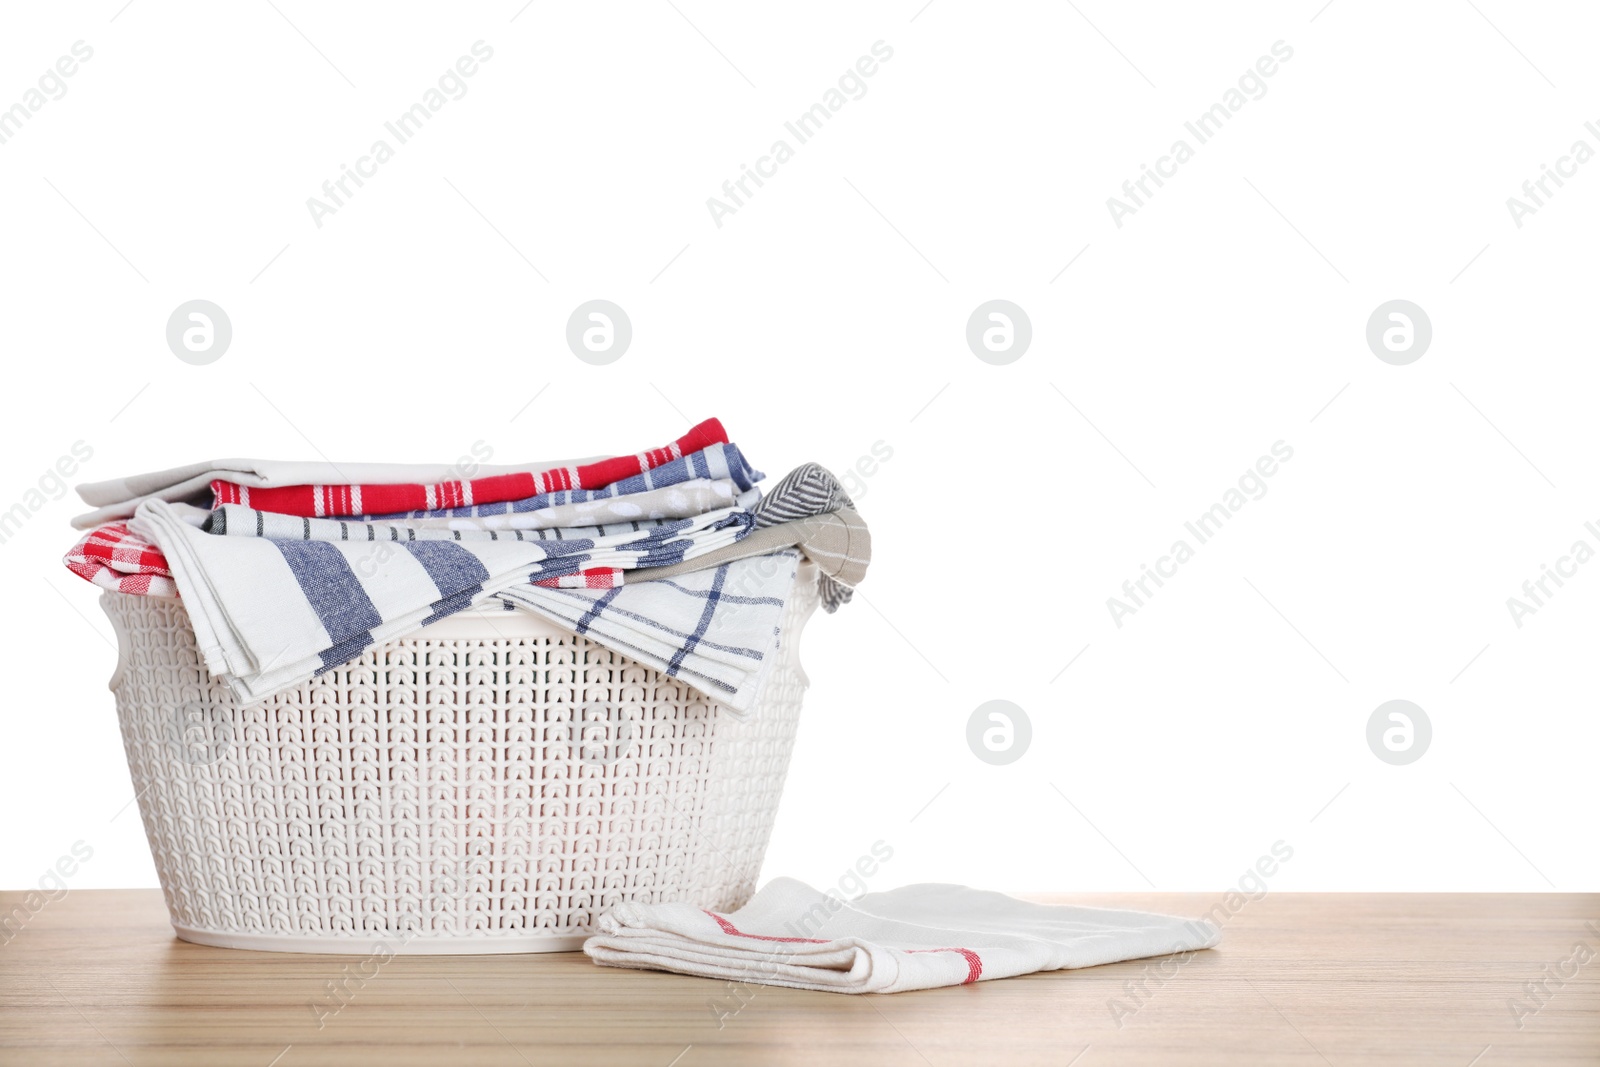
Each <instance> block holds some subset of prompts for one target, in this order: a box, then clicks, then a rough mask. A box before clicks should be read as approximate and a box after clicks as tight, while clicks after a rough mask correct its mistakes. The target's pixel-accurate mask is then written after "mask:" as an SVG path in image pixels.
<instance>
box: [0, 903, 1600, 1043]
mask: <svg viewBox="0 0 1600 1067" xmlns="http://www.w3.org/2000/svg"><path fill="white" fill-rule="evenodd" d="M23 896H24V895H23V894H22V893H0V917H4V916H6V915H10V914H12V910H13V909H14V908H17V907H18V906H19V905H21V904H22V903H23V902H24V901H23ZM1030 897H1031V899H1036V900H1041V901H1047V902H1058V903H1067V902H1071V903H1081V904H1091V905H1100V906H1107V907H1124V908H1140V909H1147V910H1151V911H1161V912H1167V913H1171V914H1175V915H1199V914H1201V913H1203V912H1205V911H1206V910H1207V909H1208V908H1210V907H1211V906H1212V905H1213V904H1215V903H1216V902H1217V898H1216V897H1213V896H1204V895H1197V894H1157V893H1139V894H1117V895H1083V894H1077V895H1073V896H1071V897H1066V896H1059V895H1056V896H1052V895H1040V894H1030ZM15 926H16V924H15V923H14V922H13V925H12V927H11V928H8V929H6V930H4V931H3V932H0V940H4V939H7V938H9V940H5V943H4V944H0V1064H5V1065H7V1067H11V1065H26V1064H48V1065H51V1067H56V1065H68V1064H95V1065H99V1064H128V1065H132V1067H145V1065H151V1067H155V1065H161V1067H187V1065H206V1067H211V1065H217V1064H230V1065H231V1064H243V1065H251V1067H313V1065H324V1064H325V1065H356V1064H383V1065H385V1067H408V1065H412V1064H427V1065H436V1064H472V1065H480V1064H481V1065H485V1067H495V1065H501V1064H504V1065H508V1067H517V1065H543V1064H564V1063H583V1064H593V1065H596V1067H604V1065H612V1064H615V1065H627V1067H703V1065H710V1064H739V1065H747V1064H862V1065H871V1067H893V1065H907V1067H928V1065H933V1067H946V1065H949V1067H956V1065H966V1064H1004V1065H1027V1064H1051V1065H1055V1067H1065V1065H1068V1064H1071V1065H1074V1067H1107V1065H1112V1064H1124V1065H1144V1064H1151V1065H1155V1064H1161V1065H1174V1064H1219V1065H1221V1064H1229V1065H1232V1064H1241V1063H1264V1064H1307V1065H1323V1067H1343V1065H1346V1064H1395V1065H1398V1064H1437V1065H1439V1067H1502V1065H1512V1064H1519V1065H1520V1064H1564V1065H1568V1064H1600V895H1555V894H1551V895H1480V894H1474V895H1467V894H1393V895H1365V894H1290V893H1274V894H1269V895H1267V896H1265V897H1263V898H1262V899H1260V900H1257V901H1252V902H1250V903H1249V904H1248V905H1247V906H1245V907H1244V908H1242V909H1241V910H1240V911H1238V913H1237V914H1235V915H1234V916H1233V917H1232V918H1230V919H1229V920H1228V921H1227V923H1226V924H1225V925H1224V931H1223V941H1222V945H1221V946H1220V947H1219V948H1218V949H1216V950H1213V951H1210V952H1203V953H1197V954H1196V955H1194V956H1193V957H1192V958H1191V959H1190V960H1189V961H1188V962H1187V963H1185V964H1184V965H1183V966H1181V967H1178V968H1169V970H1170V971H1172V973H1168V974H1162V973H1161V972H1160V970H1158V969H1157V968H1156V967H1155V966H1154V961H1141V962H1135V963H1124V964H1114V965H1111V966H1106V967H1097V968H1093V969H1089V970H1082V971H1058V972H1054V973H1050V974H1038V975H1030V976H1026V977H1021V978H1012V979H1006V980H1002V981H995V982H980V983H978V984H976V985H971V986H959V987H955V988H950V989H938V990H928V991H925V992H918V993H901V994H896V995H891V996H843V995H838V994H830V993H810V992H803V991H799V990H789V989H777V988H771V987H758V986H751V987H741V988H737V989H735V988H731V987H729V986H728V985H727V983H723V982H717V981H711V980H708V979H701V978H689V977H684V976H680V975H670V974H655V973H649V972H643V971H638V972H635V971H621V970H613V969H609V968H601V967H597V966H595V965H594V964H593V963H591V962H589V960H588V959H587V958H586V957H584V956H583V955H581V954H578V953H562V954H552V955H530V956H456V957H440V956H432V957H404V956H401V957H396V958H394V959H392V960H390V961H388V962H387V963H382V964H377V963H368V964H364V963H363V961H362V959H361V958H360V957H330V956H305V955H290V954H278V953H259V952H242V951H230V950H226V949H215V948H205V947H202V946H198V945H190V944H187V943H185V942H183V941H179V940H177V939H176V938H174V937H173V935H172V930H171V928H170V926H168V924H167V917H166V910H165V908H164V906H163V904H162V901H161V895H160V893H159V892H157V891H155V890H74V891H72V892H70V893H68V894H67V895H66V896H65V897H63V898H62V899H59V900H56V901H52V902H50V903H48V904H46V905H45V906H44V907H43V908H42V909H41V910H39V911H38V912H37V913H35V914H33V915H31V916H26V915H25V921H24V922H23V923H22V925H21V927H20V929H16V928H15ZM1580 946H1584V948H1583V949H1580ZM334 982H338V983H340V984H341V985H342V987H343V989H344V990H345V992H343V993H342V994H341V995H340V996H338V997H337V998H335V997H334V996H332V995H331V994H330V993H329V988H330V983H334Z"/></svg>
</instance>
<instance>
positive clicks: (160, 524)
mask: <svg viewBox="0 0 1600 1067" xmlns="http://www.w3.org/2000/svg"><path fill="white" fill-rule="evenodd" d="M197 522H198V523H199V524H210V525H211V526H212V527H213V529H215V530H216V532H214V533H210V532H206V531H205V530H203V529H201V528H200V525H198V524H197ZM749 522H750V516H749V512H747V511H744V510H743V509H739V508H727V509H721V510H718V511H713V512H708V513H706V514H704V515H700V516H695V517H694V518H688V519H672V520H665V521H661V522H655V523H628V524H620V525H621V526H623V527H624V528H623V529H622V530H621V531H620V532H607V531H613V530H615V529H616V527H598V528H596V527H591V528H580V529H577V530H550V531H544V530H540V531H533V532H532V533H531V535H530V534H529V533H526V532H524V531H512V532H511V533H509V534H502V533H498V532H495V531H480V532H470V531H469V532H462V531H439V530H429V531H425V532H423V531H418V530H415V529H413V528H409V527H407V526H406V525H405V524H404V522H403V521H394V522H385V523H362V522H355V521H348V520H339V519H310V518H304V517H292V516H284V515H279V514H275V513H268V512H261V511H256V510H255V509H251V508H246V507H244V506H243V505H227V506H225V507H223V508H219V509H217V510H215V511H213V512H211V513H209V514H207V513H203V512H197V511H195V510H193V509H186V508H185V507H184V505H173V504H168V503H166V502H164V501H160V500H149V501H146V502H145V503H144V504H141V505H140V506H139V510H138V513H137V514H136V515H135V517H134V519H133V520H132V522H131V523H130V524H129V525H130V527H131V529H132V531H133V532H134V533H136V534H138V535H139V536H141V537H143V538H145V539H146V540H148V541H150V542H153V543H154V544H156V545H157V546H158V547H159V548H160V549H161V551H162V554H163V555H164V556H165V557H166V561H167V565H168V567H169V568H170V569H171V570H172V573H173V576H174V578H175V580H176V582H177V585H178V588H179V590H180V591H181V592H182V594H183V599H184V603H185V604H186V605H187V607H188V609H189V618H190V622H191V624H192V625H193V626H194V631H195V636H196V639H197V642H198V644H199V647H200V650H201V653H202V655H203V656H204V657H205V661H206V667H207V669H208V670H210V671H211V673H212V674H214V675H216V676H218V677H220V678H222V679H223V680H224V681H226V682H227V683H228V685H229V686H230V688H232V689H233V691H234V693H235V694H236V695H237V696H238V697H240V698H241V699H242V700H245V701H253V700H260V699H263V698H265V697H267V696H270V695H272V694H273V693H276V692H278V691H279V690H282V689H285V688H288V687H290V686H294V685H298V684H300V683H302V682H304V681H306V680H307V679H309V678H311V677H314V676H315V675H317V674H320V673H322V672H323V671H325V670H328V669H329V668H331V667H334V666H336V665H338V664H340V663H344V662H347V661H349V660H350V659H353V658H354V657H356V656H358V655H360V654H361V652H362V651H363V650H364V649H365V648H367V647H368V646H369V645H372V644H375V643H379V642H382V641H387V640H390V639H392V638H395V637H401V636H404V635H406V634H408V633H411V632H413V631H415V630H417V629H418V628H420V627H422V626H424V625H427V624H428V623H430V622H434V621H436V620H438V619H441V618H444V617H445V616H447V615H450V614H452V613H454V612H456V611H460V610H462V609H463V608H466V607H469V606H471V605H472V604H474V603H476V602H477V601H479V600H482V599H484V598H486V597H487V596H488V595H490V594H492V593H494V592H497V591H499V590H501V589H504V588H507V587H509V586H512V585H516V584H519V583H527V582H532V581H540V580H543V579H549V578H560V577H562V576H567V575H574V574H577V573H578V572H580V571H581V570H582V569H583V568H584V567H586V566H594V567H599V568H613V569H626V568H631V567H636V566H650V565H653V564H655V563H675V562H678V561H680V560H683V559H689V558H693V556H695V555H696V554H699V553H702V552H706V551H710V550H713V549H716V548H720V547H722V546H724V545H727V544H731V543H732V542H734V541H736V540H737V539H738V538H739V537H742V536H743V535H744V534H745V533H747V532H748V531H749V529H750V525H749ZM434 535H442V536H434Z"/></svg>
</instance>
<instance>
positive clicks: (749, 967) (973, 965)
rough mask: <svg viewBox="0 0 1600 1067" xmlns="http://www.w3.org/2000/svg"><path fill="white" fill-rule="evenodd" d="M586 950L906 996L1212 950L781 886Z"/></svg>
mask: <svg viewBox="0 0 1600 1067" xmlns="http://www.w3.org/2000/svg"><path fill="white" fill-rule="evenodd" d="M599 926H600V932H599V933H598V934H596V935H595V936H594V937H591V938H589V940H588V941H586V942H584V945H583V951H584V952H586V953H588V955H589V957H590V958H591V959H593V960H594V961H595V962H596V963H599V964H603V965H605V966H608V967H632V968H638V969H641V970H651V971H674V972H677V973H678V974H690V975H697V976H699V977H702V978H720V979H726V980H728V981H731V982H740V983H751V984H756V985H779V986H792V987H794V988H796V989H816V990H821V991H823V992H830V993H902V992H905V991H907V990H912V989H932V988H935V987H937V986H947V985H964V984H966V983H968V982H978V981H986V980H988V979H991V978H1010V977H1013V976H1014V975H1019V974H1031V973H1033V972H1034V971H1056V970H1063V969H1068V968H1075V967H1095V966H1098V965H1100V964H1102V963H1116V962H1118V961H1120V960H1136V959H1144V958H1145V957H1148V956H1166V955H1171V954H1174V953H1179V954H1187V953H1192V952H1194V951H1197V950H1199V949H1205V948H1210V947H1212V946H1213V945H1215V944H1216V943H1217V941H1218V940H1219V939H1220V937H1221V933H1220V931H1219V930H1218V929H1217V927H1215V926H1213V925H1212V924H1211V923H1208V922H1206V921H1204V920H1202V919H1181V918H1176V917H1173V916H1169V915H1154V914H1151V913H1148V912H1141V911H1116V910H1111V909H1107V908H1084V907H1077V906H1072V905H1063V904H1034V903H1031V902H1029V901H1026V900H1018V899H1016V898H1015V897H1008V896H1006V895H1005V894H1003V893H995V892H990V891H988V890H983V889H971V888H968V887H967V886H963V885H947V884H941V883H922V884H919V885H908V886H903V887H901V888H899V889H891V890H889V891H887V892H883V893H868V894H866V895H865V896H861V897H858V898H856V899H854V900H848V901H847V900H845V899H844V898H843V897H841V896H839V895H838V894H837V892H833V893H819V892H818V891H817V890H815V889H812V888H811V887H810V886H808V885H806V884H805V883H804V882H800V881H796V880H795V879H793V878H776V879H773V880H772V881H770V882H768V883H767V884H766V885H765V886H763V887H762V888H761V891H760V892H758V893H757V894H756V895H755V896H754V897H753V898H751V900H750V903H748V904H746V905H745V906H744V907H742V908H740V909H739V910H738V911H734V912H730V913H728V914H727V915H719V914H717V913H715V912H711V911H706V910H704V909H702V908H697V907H694V906H693V905H690V904H632V903H627V904H619V905H617V906H616V907H615V908H613V909H612V910H611V911H609V912H607V913H606V914H605V915H603V916H601V918H600V923H599Z"/></svg>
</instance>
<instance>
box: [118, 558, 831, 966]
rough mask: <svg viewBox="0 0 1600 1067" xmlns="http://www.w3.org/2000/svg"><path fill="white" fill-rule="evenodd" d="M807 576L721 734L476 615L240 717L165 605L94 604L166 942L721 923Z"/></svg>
mask: <svg viewBox="0 0 1600 1067" xmlns="http://www.w3.org/2000/svg"><path fill="white" fill-rule="evenodd" d="M815 574H816V572H815V567H814V565H812V564H810V563H809V562H805V561H802V564H801V566H800V568H799V571H798V573H797V575H796V579H795V583H796V584H795V588H794V590H793V593H792V595H791V596H790V598H789V602H788V606H787V608H786V609H785V615H784V619H783V623H782V631H781V635H782V636H781V645H782V647H781V649H780V651H779V654H778V662H776V663H775V664H773V671H772V674H771V676H770V677H769V679H768V681H767V684H766V686H765V688H764V690H763V692H762V699H761V701H760V703H759V706H757V707H756V708H754V709H753V710H752V711H751V712H750V713H749V714H748V715H747V716H746V718H745V720H744V721H739V720H736V719H735V718H734V717H733V716H732V715H731V714H730V713H729V712H728V711H727V710H726V709H724V708H723V707H721V706H720V705H718V704H716V703H715V702H713V701H711V700H710V699H709V698H707V697H706V696H704V695H703V694H701V693H699V692H698V691H696V690H694V689H692V688H690V687H689V686H688V685H685V684H683V683H682V682H679V681H677V680H675V679H672V678H668V677H666V676H664V675H662V674H660V673H658V672H656V671H654V670H652V669H651V668H649V667H645V666H642V665H640V664H639V663H636V662H634V661H633V660H630V659H628V658H627V657H625V656H622V655H620V654H618V653H615V652H612V651H610V650H608V649H606V648H605V647H603V646H601V645H599V644H597V643H595V642H593V641H590V640H588V639H587V638H583V637H579V636H577V635H575V634H572V633H570V632H568V631H566V630H562V629H559V628H557V627H555V626H553V625H551V624H548V623H545V622H543V621H542V620H540V619H538V618H536V617H534V616H532V615H530V614H528V613H526V612H520V611H519V612H505V611H498V610H496V611H474V612H471V613H467V612H464V613H461V614H459V615H456V616H452V617H450V618H448V619H444V620H441V621H440V622H438V623H435V624H434V625H432V626H429V627H427V628H426V629H425V630H423V631H421V632H420V633H418V634H416V635H413V636H411V637H408V638H404V639H401V640H398V641H393V642H390V643H388V644H386V645H383V646H381V647H378V648H374V649H369V650H368V652H367V653H366V654H365V655H364V656H362V657H361V658H360V659H358V660H354V661H352V662H350V663H347V664H344V665H343V666H340V667H337V668H335V669H333V670H331V671H329V672H328V673H326V674H324V675H322V676H320V677H318V678H316V679H314V680H313V681H311V682H309V683H307V684H306V685H304V686H301V687H300V688H299V689H296V690H293V691H291V692H286V693H282V694H280V695H278V696H277V697H274V698H272V699H270V700H267V701H264V702H261V703H256V704H252V705H249V706H245V707H241V706H239V705H238V704H237V703H236V702H235V701H234V700H233V698H232V697H231V695H230V694H229V692H228V690H227V688H226V687H225V686H224V685H223V684H222V683H221V682H219V681H217V680H216V679H214V678H213V677H212V676H211V675H210V674H209V673H208V672H207V671H206V669H205V666H204V664H203V661H202V659H201V656H200V654H199V651H198V650H197V648H196V646H195V638H194V631H193V630H192V629H191V628H190V626H189V620H188V615H187V613H186V612H185V610H184V608H183V606H182V605H181V603H179V602H177V601H173V600H167V599H159V598H154V597H140V596H129V595H125V594H121V593H109V592H108V593H105V594H103V596H102V603H103V605H104V607H105V610H106V613H107V614H108V615H109V616H110V618H111V621H112V624H113V626H114V627H115V629H116V631H117V634H118V637H119V642H120V646H121V657H120V661H119V663H118V667H117V671H116V674H115V676H114V677H113V678H112V681H111V689H112V691H113V692H114V693H115V694H116V703H117V713H118V717H119V719H120V721H121V726H122V737H123V743H124V745H125V747H126V749H127V753H128V767H129V770H130V771H131V772H132V776H133V786H134V789H135V790H136V791H137V795H138V800H139V810H140V813H141V814H142V815H143V817H144V827H145V833H146V835H147V836H148V837H149V840H150V849H151V851H152V853H153V854H154V857H155V865H156V870H157V872H158V874H159V875H160V879H161V886H162V889H163V891H164V892H165V894H166V902H167V908H168V910H169V911H170V913H171V916H172V925H173V929H174V930H176V931H177V934H178V936H179V937H181V938H183V939H185V940H188V941H197V942H200V943H201V944H207V945H220V946H224V947H228V948H253V949H270V950H277V951H290V952H336V953H356V954H370V953H374V952H379V951H388V952H420V953H490V952H555V951H563V950H569V949H575V948H577V947H579V946H580V945H581V943H582V941H583V939H584V937H585V936H586V935H587V933H588V932H589V931H590V928H591V926H592V925H593V924H594V922H595V920H596V919H597V918H598V917H599V916H600V914H601V913H602V912H604V911H605V910H606V909H607V908H609V907H611V906H612V905H613V904H616V903H618V902H619V901H624V900H637V901H647V902H658V901H678V900H681V901H687V902H690V903H693V904H696V905H699V906H701V907H706V908H711V909H714V910H719V911H721V910H729V909H733V908H737V907H739V906H740V905H742V904H743V903H744V902H745V901H746V900H747V899H748V898H749V897H750V895H751V894H752V893H753V892H754V889H755V879H756V876H757V874H758V873H759V870H760V867H761V861H762V858H763V856H764V854H765V852H766V848H767V841H768V839H769V837H770V835H771V832H772V824H773V819H774V817H775V815H776V813H777V806H778V798H779V794H780V793H781V792H782V789H783V780H784V777H785V775H786V774H787V772H788V766H789V756H790V752H791V751H792V749H793V745H794V736H795V729H796V726H797V724H798V720H799V713H800V699H801V694H802V693H803V691H804V689H805V686H806V678H805V674H804V672H803V671H802V670H801V668H800V662H799V658H798V652H797V646H798V644H799V636H800V631H801V628H802V626H803V625H804V623H805V621H806V619H807V618H808V617H809V616H810V614H811V612H812V611H813V610H814V608H815V607H816V603H817V597H816V580H815Z"/></svg>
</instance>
